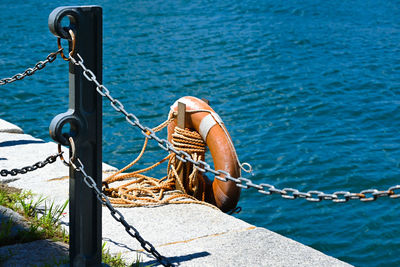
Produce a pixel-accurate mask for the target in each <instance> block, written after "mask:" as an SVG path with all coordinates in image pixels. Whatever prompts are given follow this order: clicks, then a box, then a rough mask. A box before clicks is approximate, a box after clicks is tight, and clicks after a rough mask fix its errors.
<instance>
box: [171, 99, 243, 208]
mask: <svg viewBox="0 0 400 267" xmlns="http://www.w3.org/2000/svg"><path fill="white" fill-rule="evenodd" d="M178 102H181V103H183V104H185V105H186V111H187V112H188V114H189V115H188V116H187V117H186V120H187V121H186V127H187V128H191V129H194V130H195V131H197V132H198V133H199V134H200V135H201V136H202V139H203V140H204V141H205V142H206V144H207V146H208V148H209V150H210V153H211V156H212V158H213V161H214V167H215V170H222V171H226V172H228V173H229V174H230V175H231V176H232V177H239V176H240V175H241V172H240V170H241V168H240V166H239V160H238V158H237V154H236V151H235V148H234V146H233V143H232V141H231V139H230V136H229V134H228V131H227V129H226V128H225V126H224V125H223V123H222V120H221V118H220V117H219V116H218V114H217V113H216V112H215V111H214V110H213V109H212V108H211V107H210V106H209V105H208V104H207V103H205V102H204V101H202V100H200V99H198V98H196V97H192V96H185V97H182V98H180V99H178V100H177V101H176V102H175V103H174V104H173V105H172V106H171V112H175V113H176V112H177V111H178ZM176 126H177V119H176V118H175V119H174V120H173V121H172V122H171V123H170V124H169V125H168V139H169V140H170V141H171V139H172V134H173V133H174V129H175V127H176ZM221 177H224V176H223V175H222V176H221ZM203 178H204V179H205V180H206V185H207V186H206V198H205V201H207V202H209V203H211V204H214V205H216V206H217V207H218V208H219V209H221V210H222V211H224V212H226V211H229V210H232V209H234V208H235V207H236V205H237V203H238V201H239V198H240V188H239V187H237V186H236V185H235V183H234V182H232V181H227V182H224V181H220V180H218V179H214V181H213V182H211V181H210V180H209V179H208V178H207V177H205V176H204V175H203Z"/></svg>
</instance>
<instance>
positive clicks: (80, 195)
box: [49, 6, 102, 266]
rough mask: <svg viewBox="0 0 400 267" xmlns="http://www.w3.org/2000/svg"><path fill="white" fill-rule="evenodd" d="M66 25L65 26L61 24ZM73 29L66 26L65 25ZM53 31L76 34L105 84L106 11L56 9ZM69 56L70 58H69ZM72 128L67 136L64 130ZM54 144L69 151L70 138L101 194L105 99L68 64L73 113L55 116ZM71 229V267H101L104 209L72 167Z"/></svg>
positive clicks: (62, 35)
mask: <svg viewBox="0 0 400 267" xmlns="http://www.w3.org/2000/svg"><path fill="white" fill-rule="evenodd" d="M63 19H64V20H63ZM68 19H69V26H64V27H63V26H62V24H64V22H65V20H67V21H68ZM49 28H50V31H51V32H52V33H53V34H54V35H56V36H57V37H60V38H64V39H69V43H70V50H71V36H70V34H69V33H68V32H69V30H70V29H72V30H73V32H74V34H75V39H76V41H75V53H79V55H80V56H81V57H82V58H83V60H84V64H85V66H86V67H87V68H88V69H90V70H91V71H92V72H93V73H94V74H95V75H96V77H97V80H98V81H99V82H100V83H101V82H102V9H101V7H99V6H77V7H75V6H73V7H59V8H56V9H55V10H54V11H53V12H52V13H51V14H50V16H49ZM65 53H66V52H65ZM66 124H69V125H70V129H69V132H65V131H63V129H62V128H63V127H64V126H65V125H66ZM50 135H51V136H52V138H53V139H54V140H55V141H57V142H59V143H61V144H63V145H69V142H68V137H69V136H72V137H73V139H74V143H75V147H76V157H77V158H79V159H80V160H81V162H82V164H83V165H84V167H85V171H86V173H87V174H88V175H89V176H91V177H92V178H93V179H94V180H95V181H96V183H97V186H98V188H99V189H101V182H102V166H101V164H102V144H101V141H102V99H101V96H100V95H99V94H97V92H96V87H95V85H94V84H93V83H90V82H89V81H87V80H86V79H85V77H84V76H83V73H82V70H81V69H80V67H79V66H76V65H74V64H72V63H70V64H69V109H68V111H67V112H66V113H63V114H59V115H58V116H56V117H55V118H54V119H53V121H52V122H51V125H50ZM69 173H70V186H69V195H70V202H69V212H70V215H69V229H70V232H69V233H70V241H69V243H70V266H101V237H102V233H101V232H102V231H101V205H100V203H99V202H98V201H97V199H96V196H95V194H94V193H93V192H92V190H91V189H90V188H88V186H87V185H86V184H85V183H84V181H83V176H82V174H81V173H80V172H76V171H75V170H74V169H73V168H72V167H70V171H69Z"/></svg>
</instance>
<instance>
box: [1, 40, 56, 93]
mask: <svg viewBox="0 0 400 267" xmlns="http://www.w3.org/2000/svg"><path fill="white" fill-rule="evenodd" d="M62 50H63V48H60V49H58V50H57V51H56V52H53V53H50V54H49V55H48V56H47V57H46V59H45V60H43V61H39V62H38V63H36V65H35V66H34V67H33V68H27V69H26V70H25V71H24V72H22V73H17V74H15V75H14V76H12V77H11V78H3V79H1V80H0V85H5V84H7V83H12V82H15V81H17V80H22V79H23V78H25V77H26V76H31V75H33V74H34V73H35V72H36V71H38V70H41V69H43V68H44V67H46V64H47V63H52V62H53V61H54V60H55V59H56V58H57V55H58V54H60V53H61V52H62Z"/></svg>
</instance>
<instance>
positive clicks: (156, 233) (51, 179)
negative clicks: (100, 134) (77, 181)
mask: <svg viewBox="0 0 400 267" xmlns="http://www.w3.org/2000/svg"><path fill="white" fill-rule="evenodd" d="M55 153H57V145H56V144H55V143H53V142H45V141H43V140H41V139H37V138H35V137H33V136H31V135H28V134H24V133H23V130H22V129H21V128H20V127H18V126H16V125H14V124H12V123H10V122H7V121H5V120H2V119H0V170H2V169H7V170H10V169H13V168H21V167H24V166H27V165H31V164H33V163H35V162H37V161H38V160H44V159H45V158H46V157H48V156H49V155H53V154H55ZM110 170H115V168H114V167H112V166H110V165H108V164H104V163H103V172H104V175H106V174H105V173H106V172H107V171H110ZM0 179H1V180H0V183H6V184H7V185H9V186H13V187H16V188H20V189H23V190H31V191H32V192H33V193H35V194H38V195H41V196H45V197H46V198H47V199H49V200H52V201H54V202H55V203H56V204H62V203H64V202H65V201H66V200H67V199H68V182H69V181H68V168H67V167H66V166H64V165H63V164H62V163H61V161H59V160H57V162H56V163H54V164H51V165H47V166H46V167H44V168H42V169H38V170H36V171H34V172H29V173H27V174H23V175H22V174H21V175H17V176H11V177H10V176H7V177H0ZM118 209H119V210H120V211H121V213H122V214H123V215H124V217H125V219H126V220H127V221H128V222H129V223H130V224H132V225H133V226H134V227H135V228H136V229H137V230H138V231H139V232H140V234H141V235H142V237H143V238H144V239H145V240H147V241H149V242H150V243H151V244H153V245H154V246H155V247H156V249H157V250H158V251H159V252H160V253H161V254H162V255H163V256H165V257H167V258H168V259H169V260H170V261H171V262H172V263H175V264H178V265H179V266H306V265H307V266H351V265H349V264H347V263H345V262H342V261H340V260H338V259H335V258H333V257H330V256H327V255H325V254H323V253H321V252H319V251H317V250H315V249H313V248H310V247H308V246H306V245H303V244H301V243H298V242H296V241H294V240H291V239H289V238H286V237H284V236H281V235H279V234H277V233H274V232H272V231H269V230H267V229H265V228H261V227H256V226H254V225H251V224H249V223H247V222H244V221H242V220H239V219H237V218H234V217H233V216H230V215H227V214H224V213H222V212H220V211H218V210H214V209H212V208H209V207H206V206H202V205H196V204H180V205H166V206H160V207H151V208H144V207H140V208H118ZM1 218H3V217H0V222H1V220H2V219H1ZM62 224H63V225H64V227H66V229H67V230H68V227H67V225H68V214H65V216H64V217H63V218H62ZM103 242H105V243H106V248H107V249H109V251H110V252H111V253H114V254H117V253H121V254H122V257H123V258H124V259H125V260H126V261H127V262H128V263H132V262H135V261H136V260H137V259H138V258H139V259H140V260H141V261H142V262H143V263H144V265H149V264H150V265H151V264H155V265H153V266H159V264H158V263H157V261H156V260H155V259H154V258H153V257H152V256H151V255H149V254H147V253H145V252H144V250H143V249H142V248H141V246H140V244H139V242H137V241H136V240H135V239H133V238H131V237H130V236H129V235H128V234H127V233H126V232H125V230H124V228H123V227H122V225H120V224H118V223H117V222H116V221H115V220H114V219H113V218H112V217H111V215H110V213H109V211H108V209H107V208H106V207H103ZM33 243H34V244H32V243H25V244H18V245H12V246H3V247H0V258H1V259H4V261H3V262H0V265H2V266H26V265H32V264H35V265H39V266H40V265H42V264H45V263H46V261H49V257H46V255H53V256H54V258H53V259H51V261H50V263H51V262H53V263H55V262H57V261H62V259H65V257H67V256H68V246H67V245H65V244H61V243H59V242H52V241H50V240H41V241H36V243H35V242H33ZM10 251H12V253H10Z"/></svg>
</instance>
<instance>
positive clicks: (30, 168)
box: [0, 152, 64, 176]
mask: <svg viewBox="0 0 400 267" xmlns="http://www.w3.org/2000/svg"><path fill="white" fill-rule="evenodd" d="M63 153H64V152H59V153H57V154H54V155H51V156H49V157H47V158H46V159H45V160H44V161H39V162H36V163H35V164H33V165H31V166H26V167H23V168H21V169H12V170H11V171H8V170H6V169H3V170H1V171H0V175H1V176H7V175H11V176H15V175H18V174H25V173H27V172H32V171H35V170H37V169H40V168H43V167H44V166H46V165H47V164H51V163H54V162H55V161H56V160H57V158H58V157H62V154H63Z"/></svg>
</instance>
